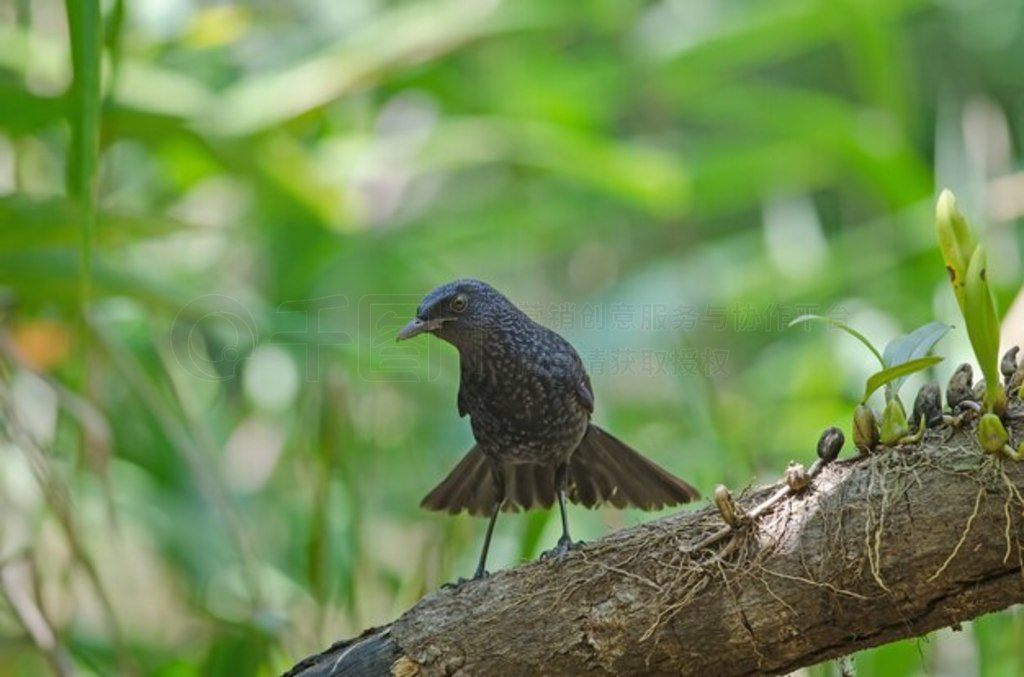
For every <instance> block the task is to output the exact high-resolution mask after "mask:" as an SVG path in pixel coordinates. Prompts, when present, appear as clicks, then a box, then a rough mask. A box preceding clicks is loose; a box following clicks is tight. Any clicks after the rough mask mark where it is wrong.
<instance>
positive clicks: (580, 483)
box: [420, 424, 700, 516]
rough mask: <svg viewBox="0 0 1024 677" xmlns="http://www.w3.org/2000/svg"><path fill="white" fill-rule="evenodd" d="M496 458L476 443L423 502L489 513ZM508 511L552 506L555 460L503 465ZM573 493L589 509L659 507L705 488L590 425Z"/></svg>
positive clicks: (573, 472)
mask: <svg viewBox="0 0 1024 677" xmlns="http://www.w3.org/2000/svg"><path fill="white" fill-rule="evenodd" d="M492 472H493V471H492V469H491V463H490V461H488V460H487V457H486V456H484V454H483V452H482V451H480V449H479V447H477V446H474V447H473V448H472V449H470V450H469V452H468V453H467V454H466V455H465V456H464V457H463V458H462V460H461V461H459V463H458V465H456V466H455V467H454V468H453V469H452V471H451V472H450V473H448V476H447V477H445V478H444V480H443V481H442V482H441V483H440V484H438V485H437V486H436V487H435V488H434V489H433V491H431V492H430V493H429V494H427V496H426V497H425V498H424V499H423V501H421V502H420V507H422V508H426V509H427V510H438V511H445V512H449V513H452V514H456V513H459V512H462V511H463V510H465V511H466V512H468V513H469V514H471V515H483V516H486V515H489V514H490V513H491V508H492V507H493V506H494V502H495V501H496V500H498V491H497V489H496V488H495V486H494V479H493V475H492ZM504 473H505V499H504V501H503V502H502V504H501V509H502V510H504V511H505V512H510V511H512V512H514V511H518V510H529V509H530V508H550V507H551V506H552V505H553V504H554V502H555V469H554V467H553V466H550V465H535V464H518V465H509V466H505V468H504ZM568 498H569V500H570V501H572V502H573V503H579V504H580V505H584V506H586V507H588V508H593V507H596V506H598V505H601V504H604V503H609V504H611V505H613V506H615V507H616V508H625V507H627V506H632V507H635V508H641V509H643V510H658V509H660V508H664V507H666V506H670V505H678V504H680V503H689V502H690V501H693V500H696V499H698V498H700V493H698V492H697V490H696V489H694V488H693V487H691V486H690V485H689V484H687V483H686V482H684V481H682V480H681V479H679V478H678V477H676V476H674V475H672V474H671V473H669V472H668V471H667V470H663V469H662V468H661V467H660V466H658V465H657V464H656V463H654V462H653V461H650V460H648V459H646V458H644V457H643V456H641V455H640V454H639V453H637V452H636V451H634V450H633V449H631V448H630V447H629V446H627V445H626V444H625V443H623V442H621V441H619V440H618V439H617V438H616V437H614V436H612V435H611V434H610V433H607V432H605V431H604V430H602V429H601V428H598V427H597V426H596V425H593V424H591V425H590V427H589V428H587V432H586V434H585V435H584V437H583V440H582V441H581V442H580V445H579V447H577V449H576V451H575V452H573V454H572V456H571V457H570V459H569V473H568Z"/></svg>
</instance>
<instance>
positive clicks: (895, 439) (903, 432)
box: [789, 314, 950, 453]
mask: <svg viewBox="0 0 1024 677" xmlns="http://www.w3.org/2000/svg"><path fill="white" fill-rule="evenodd" d="M804 322H822V323H825V324H828V325H830V326H832V327H836V328H837V329H842V330H843V331H845V332H846V333H847V334H849V335H850V336H853V337H854V338H855V339H857V340H858V341H860V342H861V343H862V344H864V346H866V347H867V349H868V350H870V351H871V354H872V355H874V356H875V358H876V359H877V360H878V362H879V364H880V365H881V367H882V368H881V369H880V370H879V371H876V372H875V373H873V374H871V375H870V376H869V377H868V379H867V382H866V383H865V384H864V396H863V397H862V398H861V401H860V404H858V405H857V408H856V409H855V410H854V413H853V443H854V446H856V447H857V449H858V450H860V451H861V453H868V452H870V451H871V449H873V448H874V447H875V446H876V445H877V444H878V443H879V442H881V443H882V444H884V445H887V446H891V445H894V444H901V443H904V442H912V441H915V440H916V439H918V438H917V437H911V436H910V425H909V424H908V423H907V413H906V409H904V408H903V402H902V401H900V397H899V391H900V387H902V386H903V383H904V382H905V381H906V380H907V377H908V376H910V375H911V374H914V373H916V372H919V371H923V370H924V369H927V368H928V367H931V366H933V365H936V364H938V363H939V362H941V361H942V359H943V358H941V357H938V356H936V355H928V352H929V351H931V349H932V347H933V346H934V345H935V344H936V343H937V342H938V341H939V339H941V338H942V337H943V336H945V335H946V332H948V331H949V329H950V327H949V325H948V324H944V323H942V322H929V323H928V324H926V325H923V326H921V327H918V328H917V329H915V330H914V331H912V332H910V333H909V334H904V335H902V336H898V337H896V338H895V339H893V340H892V341H890V342H889V344H888V345H886V346H885V350H884V351H882V352H879V351H878V349H877V348H875V346H874V345H872V343H871V341H869V340H868V339H867V337H865V336H864V335H863V334H861V333H860V332H859V331H857V330H856V329H854V328H853V327H851V326H849V325H848V324H845V323H844V322H840V321H838V320H835V319H833V318H831V317H825V316H824V315H813V314H810V315H801V316H800V317H798V318H796V319H795V320H793V321H792V322H790V323H789V326H790V327H792V326H794V325H797V324H802V323H804ZM882 387H884V388H885V409H884V410H883V412H882V423H881V426H879V424H878V418H877V416H876V415H875V412H874V410H873V409H872V408H871V407H870V406H869V405H868V403H867V402H868V398H869V397H871V395H872V394H873V393H874V392H875V391H876V390H878V389H879V388H882ZM915 423H918V433H917V435H918V436H920V435H923V434H924V429H925V425H924V422H916V421H915Z"/></svg>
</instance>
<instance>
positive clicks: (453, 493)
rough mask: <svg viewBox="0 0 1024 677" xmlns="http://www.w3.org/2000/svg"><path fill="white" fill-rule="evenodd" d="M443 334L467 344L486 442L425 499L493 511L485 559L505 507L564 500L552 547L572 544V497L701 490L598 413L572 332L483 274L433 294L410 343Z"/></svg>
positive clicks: (589, 502) (645, 503)
mask: <svg viewBox="0 0 1024 677" xmlns="http://www.w3.org/2000/svg"><path fill="white" fill-rule="evenodd" d="M423 333H431V334H434V335H435V336H437V337H438V338H440V339H442V340H444V341H447V342H448V343H450V344H452V345H453V346H455V347H456V348H457V349H458V351H459V358H460V360H459V361H460V365H461V376H460V379H459V396H458V407H459V415H460V416H466V415H467V414H468V415H469V418H470V423H471V425H472V428H473V437H474V438H475V439H476V445H474V446H473V448H472V449H470V450H469V453H467V454H466V456H465V457H464V458H463V459H462V460H461V461H459V463H458V465H456V466H455V469H454V470H452V471H451V473H449V474H448V476H447V477H446V478H445V479H444V480H443V481H442V482H441V483H440V484H439V485H437V487H435V488H434V490H433V491H431V492H430V493H429V494H427V496H426V498H424V499H423V501H422V503H421V504H420V505H421V506H422V507H424V508H427V509H429V510H440V511H447V512H449V513H452V514H457V513H459V512H461V511H462V510H466V511H468V512H469V513H470V514H472V515H490V518H491V519H490V522H489V524H488V525H487V535H486V536H485V537H484V546H483V550H482V551H481V553H480V563H479V565H478V566H477V568H476V573H475V575H474V576H473V578H480V577H482V576H484V575H485V574H486V572H485V569H484V567H485V565H486V563H487V550H488V548H489V547H490V543H491V536H492V534H493V533H494V523H495V522H496V521H497V518H498V512H499V511H500V510H505V511H518V510H529V509H530V508H550V507H551V505H552V504H553V503H554V502H555V500H556V499H557V500H558V507H559V510H560V511H561V515H562V536H561V538H559V539H558V545H557V546H556V547H555V548H554V550H552V551H551V552H550V553H548V554H552V555H562V554H564V553H565V552H567V551H568V549H569V547H570V546H571V545H572V539H571V537H570V536H569V522H568V519H567V518H566V513H565V499H566V497H568V498H569V500H570V501H572V502H573V503H577V504H580V505H584V506H586V507H588V508H593V507H595V506H598V505H601V504H604V503H608V504H611V505H613V506H615V507H616V508H625V507H627V506H633V507H636V508H641V509H643V510H657V509H659V508H663V507H665V506H670V505H677V504H680V503H688V502H689V501H692V500H695V499H697V498H699V497H700V494H699V493H698V492H697V490H696V489H694V488H693V487H691V486H690V485H689V484H687V483H686V482H684V481H682V480H680V479H679V478H677V477H675V476H673V475H672V474H671V473H669V472H667V471H665V470H663V469H662V468H660V467H659V466H658V465H656V464H655V463H653V462H652V461H649V460H647V459H646V458H644V457H643V456H641V455H640V454H639V453H637V452H636V451H634V450H633V449H631V448H630V447H628V446H627V445H626V444H624V443H623V442H621V441H620V440H618V439H617V438H616V437H614V436H613V435H611V434H610V433H608V432H606V431H604V430H602V429H601V428H599V427H597V426H596V425H594V424H593V423H591V422H590V416H591V414H593V412H594V391H593V389H592V388H591V386H590V377H589V376H588V375H587V372H586V370H585V369H584V368H583V362H582V361H581V360H580V357H579V355H577V354H576V351H575V350H574V349H573V347H572V346H571V345H570V344H569V342H568V341H566V340H565V339H564V338H562V337H561V336H559V335H558V334H556V333H555V332H553V331H551V330H550V329H548V328H546V327H542V326H541V325H539V324H537V323H536V322H534V321H533V320H531V319H530V318H529V317H528V316H527V315H526V313H524V312H523V311H521V310H519V308H517V307H516V306H515V305H513V304H512V302H511V301H509V300H508V299H507V298H505V297H504V296H503V295H502V294H501V293H500V292H498V291H497V290H496V289H494V288H493V287H491V286H490V285H488V284H486V283H484V282H480V281H479V280H457V281H455V282H449V283H448V284H446V285H442V286H440V287H438V288H437V289H435V290H434V291H432V292H430V293H429V294H427V296H426V297H425V298H424V299H423V302H422V303H421V304H420V306H419V308H418V309H417V310H416V317H415V318H414V319H413V320H412V321H411V322H409V324H407V325H406V326H405V327H404V328H403V329H402V331H400V332H399V333H398V337H397V338H398V340H399V341H401V340H404V339H409V338H412V337H414V336H417V335H419V334H423Z"/></svg>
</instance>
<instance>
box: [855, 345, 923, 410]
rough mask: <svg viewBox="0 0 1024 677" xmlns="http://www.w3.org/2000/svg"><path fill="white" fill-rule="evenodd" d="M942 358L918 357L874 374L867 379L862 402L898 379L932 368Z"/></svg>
mask: <svg viewBox="0 0 1024 677" xmlns="http://www.w3.org/2000/svg"><path fill="white" fill-rule="evenodd" d="M942 360H943V358H942V357H939V356H938V355H931V356H929V357H919V358H917V359H916V360H910V361H909V362H904V363H903V364H897V365H896V366H893V367H886V368H885V369H883V370H881V371H878V372H875V373H874V374H872V375H871V376H870V377H869V378H868V382H867V385H866V386H865V388H864V397H863V399H862V400H861V401H862V402H867V400H868V398H869V397H871V394H872V393H874V392H875V391H876V390H878V389H879V388H881V387H882V386H884V385H886V384H887V383H890V382H892V381H895V380H896V379H898V378H905V377H907V376H909V375H910V374H914V373H917V372H919V371H923V370H925V369H927V368H928V367H932V366H934V365H936V364H938V363H939V362H942Z"/></svg>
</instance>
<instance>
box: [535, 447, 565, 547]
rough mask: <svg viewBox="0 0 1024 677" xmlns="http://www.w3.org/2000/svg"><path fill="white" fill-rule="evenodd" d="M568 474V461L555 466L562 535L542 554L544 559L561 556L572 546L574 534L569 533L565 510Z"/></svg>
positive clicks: (556, 492)
mask: <svg viewBox="0 0 1024 677" xmlns="http://www.w3.org/2000/svg"><path fill="white" fill-rule="evenodd" d="M568 475H569V465H568V464H567V463H562V464H561V465H559V466H558V467H557V468H555V494H556V495H557V496H558V511H559V512H560V513H561V515H562V535H561V536H560V537H559V538H558V544H557V545H555V547H554V548H553V549H551V550H548V551H547V552H545V553H544V554H543V555H541V558H542V559H548V558H549V557H561V556H562V555H564V554H565V553H567V552H569V548H571V547H572V536H570V535H569V514H568V512H566V510H565V485H566V481H567V480H568Z"/></svg>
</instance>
